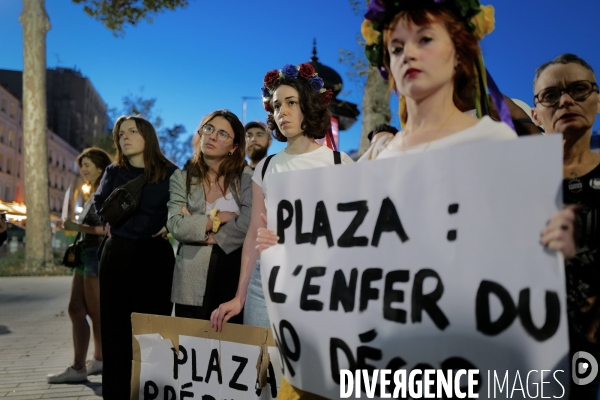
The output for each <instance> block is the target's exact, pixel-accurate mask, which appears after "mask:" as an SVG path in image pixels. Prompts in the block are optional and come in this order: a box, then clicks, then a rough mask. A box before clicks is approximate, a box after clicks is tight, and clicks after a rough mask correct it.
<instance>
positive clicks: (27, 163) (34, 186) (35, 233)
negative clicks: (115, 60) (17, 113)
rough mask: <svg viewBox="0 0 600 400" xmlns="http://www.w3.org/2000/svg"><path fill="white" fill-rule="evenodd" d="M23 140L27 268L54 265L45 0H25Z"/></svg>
mask: <svg viewBox="0 0 600 400" xmlns="http://www.w3.org/2000/svg"><path fill="white" fill-rule="evenodd" d="M19 21H20V22H21V24H22V25H23V64H24V65H23V142H24V146H23V147H24V172H25V196H26V202H27V235H26V238H27V243H26V245H25V263H26V266H27V268H30V269H38V268H41V267H45V266H49V265H52V264H53V255H52V247H51V239H52V232H51V230H50V208H49V206H48V204H49V200H48V143H47V132H46V121H47V119H46V32H48V30H50V21H49V19H48V14H46V9H45V7H44V0H23V13H22V14H21V16H20V17H19Z"/></svg>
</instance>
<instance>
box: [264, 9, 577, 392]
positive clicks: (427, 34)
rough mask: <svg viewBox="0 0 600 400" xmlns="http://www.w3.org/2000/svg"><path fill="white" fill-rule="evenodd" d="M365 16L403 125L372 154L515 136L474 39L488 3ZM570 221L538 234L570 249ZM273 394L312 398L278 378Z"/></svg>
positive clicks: (488, 26)
mask: <svg viewBox="0 0 600 400" xmlns="http://www.w3.org/2000/svg"><path fill="white" fill-rule="evenodd" d="M365 17H366V20H365V21H364V22H363V24H362V29H361V30H362V33H363V36H364V38H365V40H366V46H365V53H366V56H367V58H368V60H369V61H370V63H371V65H373V66H376V67H377V68H378V69H379V71H380V73H381V75H382V76H383V77H384V78H385V79H389V81H390V86H391V88H392V89H393V90H394V91H395V92H396V93H401V95H400V121H401V124H402V128H403V129H402V131H401V132H399V133H398V134H397V135H395V137H394V138H393V139H391V140H390V141H389V142H388V143H387V145H386V146H385V147H384V148H383V149H382V150H381V151H380V152H379V153H378V154H376V155H375V156H374V157H373V158H386V157H395V156H403V155H404V154H414V153H422V152H425V151H431V150H435V149H440V148H444V147H451V146H454V145H458V144H462V143H468V142H474V141H489V140H505V139H513V138H516V137H517V135H516V133H515V132H514V130H513V129H511V126H509V125H508V124H510V125H512V121H511V116H510V112H509V109H508V107H507V106H506V103H505V102H504V101H502V95H501V94H500V92H499V91H498V90H497V88H496V87H495V84H494V83H493V81H492V80H491V78H490V77H489V76H487V73H486V69H485V66H484V64H483V58H482V55H481V49H480V47H479V44H478V41H479V40H481V39H482V38H483V36H484V35H486V34H487V33H489V32H491V31H492V30H493V27H494V17H493V8H492V7H491V6H481V5H480V4H479V1H478V0H447V1H444V0H371V1H370V3H369V7H368V10H367V13H366V14H365ZM486 81H489V84H490V92H491V97H492V99H493V100H494V104H495V106H496V110H497V111H498V114H499V115H500V117H501V118H502V121H505V122H496V121H494V120H492V119H491V118H490V117H489V116H487V115H489V113H490V109H491V107H490V105H489V100H488V96H487V85H486ZM473 109H474V112H469V111H470V110H473ZM507 123H508V124H507ZM573 220H574V214H573V210H572V209H565V210H563V211H561V212H559V213H557V214H556V215H555V216H554V217H553V218H552V219H551V221H550V222H549V224H548V225H547V227H546V228H545V229H544V231H543V232H542V239H541V241H542V243H543V244H544V245H545V246H546V247H547V248H549V249H552V250H556V251H561V252H562V253H563V255H564V256H565V258H569V257H572V256H573V254H574V249H575V244H574V240H573V231H574V228H573ZM277 240H278V238H277V236H276V234H275V232H273V231H271V230H268V229H266V228H261V229H260V230H259V232H258V237H257V243H258V244H259V245H258V246H257V247H258V250H259V251H262V250H264V249H266V248H269V247H271V246H273V245H275V244H277ZM279 398H285V399H299V398H302V399H305V398H318V396H316V395H314V394H312V393H308V392H306V391H302V390H300V389H298V388H294V387H292V386H291V385H289V384H288V383H287V382H285V381H284V382H283V383H282V387H281V390H280V395H279Z"/></svg>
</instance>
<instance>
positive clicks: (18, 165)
mask: <svg viewBox="0 0 600 400" xmlns="http://www.w3.org/2000/svg"><path fill="white" fill-rule="evenodd" d="M20 177H21V161H19V162H17V178H20Z"/></svg>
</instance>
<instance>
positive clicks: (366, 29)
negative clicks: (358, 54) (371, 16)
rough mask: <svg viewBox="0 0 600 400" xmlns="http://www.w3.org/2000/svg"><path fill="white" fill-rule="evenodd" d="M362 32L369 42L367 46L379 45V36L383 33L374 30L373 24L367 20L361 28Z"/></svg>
mask: <svg viewBox="0 0 600 400" xmlns="http://www.w3.org/2000/svg"><path fill="white" fill-rule="evenodd" d="M360 32H361V33H362V35H363V38H365V40H366V41H367V46H371V45H374V44H377V43H379V36H380V35H381V33H379V32H377V31H376V30H375V29H373V22H372V21H369V20H368V19H365V20H364V21H363V23H362V25H361V26H360Z"/></svg>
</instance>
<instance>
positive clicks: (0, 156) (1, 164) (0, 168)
mask: <svg viewBox="0 0 600 400" xmlns="http://www.w3.org/2000/svg"><path fill="white" fill-rule="evenodd" d="M2 171H4V154H2V153H0V172H2Z"/></svg>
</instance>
